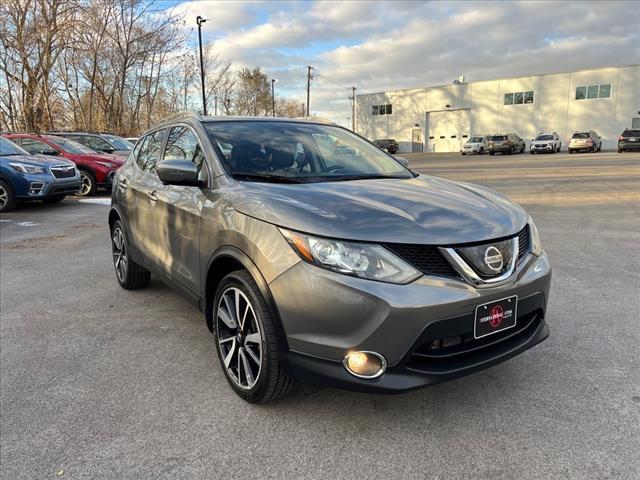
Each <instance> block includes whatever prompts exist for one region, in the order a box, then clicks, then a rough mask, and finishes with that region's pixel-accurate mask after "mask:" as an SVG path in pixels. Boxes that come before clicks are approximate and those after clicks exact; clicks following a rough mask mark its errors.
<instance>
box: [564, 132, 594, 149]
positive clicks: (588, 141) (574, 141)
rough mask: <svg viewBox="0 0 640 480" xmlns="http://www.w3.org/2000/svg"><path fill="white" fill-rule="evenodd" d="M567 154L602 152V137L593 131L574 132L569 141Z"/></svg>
mask: <svg viewBox="0 0 640 480" xmlns="http://www.w3.org/2000/svg"><path fill="white" fill-rule="evenodd" d="M568 148H569V153H573V152H579V151H587V152H592V153H593V152H599V151H600V150H602V137H601V136H600V135H598V134H597V133H596V132H595V131H594V130H589V131H588V132H575V133H574V134H573V135H572V136H571V140H569V147H568Z"/></svg>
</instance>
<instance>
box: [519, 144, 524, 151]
mask: <svg viewBox="0 0 640 480" xmlns="http://www.w3.org/2000/svg"><path fill="white" fill-rule="evenodd" d="M520 153H524V143H523V144H522V147H520Z"/></svg>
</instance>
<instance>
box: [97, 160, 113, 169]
mask: <svg viewBox="0 0 640 480" xmlns="http://www.w3.org/2000/svg"><path fill="white" fill-rule="evenodd" d="M96 163H99V164H100V165H102V166H103V167H107V168H113V167H115V165H114V164H113V163H109V162H98V161H96Z"/></svg>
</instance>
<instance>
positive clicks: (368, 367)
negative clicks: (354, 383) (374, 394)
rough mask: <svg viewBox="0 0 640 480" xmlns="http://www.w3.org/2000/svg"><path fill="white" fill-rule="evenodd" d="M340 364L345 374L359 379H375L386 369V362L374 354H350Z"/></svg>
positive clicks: (377, 354)
mask: <svg viewBox="0 0 640 480" xmlns="http://www.w3.org/2000/svg"><path fill="white" fill-rule="evenodd" d="M342 363H343V364H344V368H346V369H347V372H349V373H350V374H351V375H355V376H356V377H359V378H377V377H379V376H380V375H382V374H383V373H384V371H385V370H386V368H387V361H386V360H385V359H384V357H383V356H382V355H380V354H379V353H375V352H351V353H350V354H348V355H347V356H346V357H344V360H343V361H342Z"/></svg>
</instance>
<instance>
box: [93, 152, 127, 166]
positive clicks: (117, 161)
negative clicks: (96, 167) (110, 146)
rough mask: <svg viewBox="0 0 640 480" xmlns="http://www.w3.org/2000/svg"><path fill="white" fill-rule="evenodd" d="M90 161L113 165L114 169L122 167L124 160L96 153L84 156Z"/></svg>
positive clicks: (115, 156)
mask: <svg viewBox="0 0 640 480" xmlns="http://www.w3.org/2000/svg"><path fill="white" fill-rule="evenodd" d="M86 157H88V158H90V159H91V160H97V161H98V162H109V163H113V164H114V165H115V166H116V167H121V166H122V165H124V159H123V158H122V157H118V156H117V155H111V154H110V153H97V154H95V155H86Z"/></svg>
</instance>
